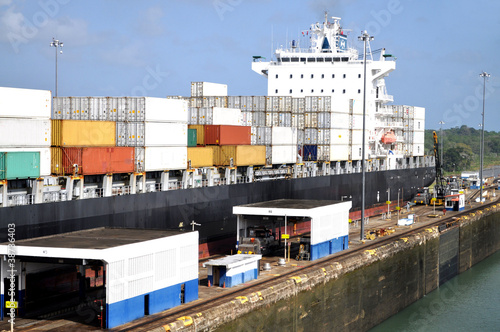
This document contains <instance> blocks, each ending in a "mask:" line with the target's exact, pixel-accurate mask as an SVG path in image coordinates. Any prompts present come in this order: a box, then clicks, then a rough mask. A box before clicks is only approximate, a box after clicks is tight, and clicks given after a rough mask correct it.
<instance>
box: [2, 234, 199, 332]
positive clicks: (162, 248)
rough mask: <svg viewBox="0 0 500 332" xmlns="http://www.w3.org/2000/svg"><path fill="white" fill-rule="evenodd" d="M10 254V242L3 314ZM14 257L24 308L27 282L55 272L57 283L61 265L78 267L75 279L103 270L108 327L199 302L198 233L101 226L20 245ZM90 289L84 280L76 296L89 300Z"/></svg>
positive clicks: (5, 262) (6, 252) (5, 249)
mask: <svg viewBox="0 0 500 332" xmlns="http://www.w3.org/2000/svg"><path fill="white" fill-rule="evenodd" d="M9 253H10V252H9V247H8V244H3V245H0V255H3V256H4V257H3V258H4V259H1V260H0V264H1V269H0V271H1V276H0V277H1V278H0V279H1V281H2V284H1V287H0V288H1V292H2V294H1V296H2V303H1V308H0V310H2V312H3V309H4V303H5V300H6V299H7V297H6V296H5V295H4V294H3V290H4V285H3V284H4V280H7V279H4V278H7V277H8V276H9V273H10V272H9V270H10V267H11V266H9V261H8V258H9ZM14 259H15V263H14V265H15V270H16V275H15V276H16V278H17V280H18V282H17V284H18V286H16V287H17V288H18V289H17V290H16V296H15V297H16V299H15V300H16V301H18V302H20V305H23V303H22V301H23V299H24V295H26V294H30V289H26V287H27V286H26V279H27V277H29V276H30V273H31V272H34V271H35V269H36V270H37V271H42V270H44V271H46V272H49V273H52V272H53V275H54V279H56V278H57V277H58V275H57V273H58V272H57V271H59V270H60V267H61V266H66V267H68V266H69V267H73V270H74V271H75V275H76V271H78V270H80V271H82V272H81V273H83V274H84V275H83V278H85V270H86V269H87V268H88V267H89V266H92V267H98V268H99V269H100V270H101V271H102V273H103V277H104V278H103V280H104V282H103V287H104V289H103V291H101V293H102V296H101V298H103V299H102V301H103V302H102V304H103V305H102V307H103V311H102V312H100V313H97V314H99V315H102V317H104V322H103V324H102V326H103V327H105V328H113V327H116V326H119V325H122V324H125V323H128V322H130V321H132V320H135V319H138V318H141V317H143V316H145V315H151V314H154V313H158V312H160V311H164V310H167V309H170V308H173V307H175V306H178V305H181V304H182V303H185V302H191V301H194V300H196V299H198V232H186V233H184V232H178V231H163V230H138V229H120V228H97V229H91V230H86V231H78V232H72V233H62V234H57V235H54V236H47V237H42V238H33V239H28V240H20V241H16V242H15V257H14ZM65 277H66V278H68V276H65ZM32 278H33V277H32ZM86 287H88V286H85V282H83V283H80V289H76V291H77V292H76V293H77V294H78V293H80V295H83V296H84V297H85V296H88V295H87V294H90V292H89V290H88V289H86ZM31 293H33V292H31ZM73 293H75V292H74V291H73ZM23 294H24V295H23ZM71 294H72V293H71V292H69V293H68V296H70V295H71ZM42 300H43V299H42ZM76 300H77V301H78V295H77V298H76ZM20 309H24V308H20ZM26 313H27V314H29V312H26ZM2 318H3V317H2Z"/></svg>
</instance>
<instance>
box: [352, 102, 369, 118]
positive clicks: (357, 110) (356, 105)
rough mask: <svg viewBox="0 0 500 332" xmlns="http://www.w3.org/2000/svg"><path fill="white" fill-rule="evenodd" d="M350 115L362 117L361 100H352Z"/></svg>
mask: <svg viewBox="0 0 500 332" xmlns="http://www.w3.org/2000/svg"><path fill="white" fill-rule="evenodd" d="M367 106H368V105H367ZM352 113H353V114H361V115H363V101H362V100H354V99H352ZM367 113H368V112H367Z"/></svg>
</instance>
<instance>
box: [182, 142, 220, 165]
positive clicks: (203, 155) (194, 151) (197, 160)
mask: <svg viewBox="0 0 500 332" xmlns="http://www.w3.org/2000/svg"><path fill="white" fill-rule="evenodd" d="M214 147H215V146H198V147H188V148H187V159H188V160H191V167H193V168H197V167H212V166H214V152H213V150H214ZM217 147H218V146H217Z"/></svg>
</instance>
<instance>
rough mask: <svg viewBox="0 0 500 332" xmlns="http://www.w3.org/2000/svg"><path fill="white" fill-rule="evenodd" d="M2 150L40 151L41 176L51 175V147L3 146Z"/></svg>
mask: <svg viewBox="0 0 500 332" xmlns="http://www.w3.org/2000/svg"><path fill="white" fill-rule="evenodd" d="M2 152H40V176H48V175H50V162H51V156H50V155H51V154H50V148H29V147H23V148H22V149H19V148H2Z"/></svg>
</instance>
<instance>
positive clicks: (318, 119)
mask: <svg viewBox="0 0 500 332" xmlns="http://www.w3.org/2000/svg"><path fill="white" fill-rule="evenodd" d="M331 123H332V121H331V97H306V98H305V114H304V127H305V129H304V141H303V144H304V145H303V150H302V153H303V160H305V161H316V160H330V159H329V157H330V136H331V135H330V134H331V130H330V129H331Z"/></svg>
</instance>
